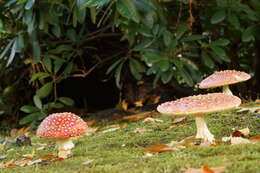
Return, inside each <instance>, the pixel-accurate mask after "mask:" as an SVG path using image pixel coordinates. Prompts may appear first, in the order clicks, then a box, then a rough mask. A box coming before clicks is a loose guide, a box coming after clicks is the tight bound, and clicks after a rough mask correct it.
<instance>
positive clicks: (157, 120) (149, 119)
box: [143, 117, 163, 123]
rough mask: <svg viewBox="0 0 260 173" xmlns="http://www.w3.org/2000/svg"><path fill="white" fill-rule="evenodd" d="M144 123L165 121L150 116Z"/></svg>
mask: <svg viewBox="0 0 260 173" xmlns="http://www.w3.org/2000/svg"><path fill="white" fill-rule="evenodd" d="M143 123H163V120H159V119H156V118H151V117H148V118H145V119H144V120H143Z"/></svg>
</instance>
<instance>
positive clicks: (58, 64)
mask: <svg viewBox="0 0 260 173" xmlns="http://www.w3.org/2000/svg"><path fill="white" fill-rule="evenodd" d="M63 64H64V61H62V60H59V59H56V60H55V61H54V73H55V74H56V73H57V72H58V71H59V70H60V68H61V66H62V65H63Z"/></svg>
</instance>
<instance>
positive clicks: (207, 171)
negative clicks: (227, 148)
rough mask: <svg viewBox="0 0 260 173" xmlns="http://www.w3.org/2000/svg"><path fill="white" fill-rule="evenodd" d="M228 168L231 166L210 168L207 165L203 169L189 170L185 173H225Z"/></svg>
mask: <svg viewBox="0 0 260 173" xmlns="http://www.w3.org/2000/svg"><path fill="white" fill-rule="evenodd" d="M228 166H229V165H227V166H220V167H212V168H210V167H208V166H207V165H205V166H203V167H202V168H188V169H187V170H185V171H184V173H223V172H224V171H225V169H226V168H227V167H228Z"/></svg>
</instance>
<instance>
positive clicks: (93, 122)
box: [86, 120, 96, 126]
mask: <svg viewBox="0 0 260 173" xmlns="http://www.w3.org/2000/svg"><path fill="white" fill-rule="evenodd" d="M95 123H96V120H90V121H87V122H86V124H87V125H88V126H91V125H93V124H95Z"/></svg>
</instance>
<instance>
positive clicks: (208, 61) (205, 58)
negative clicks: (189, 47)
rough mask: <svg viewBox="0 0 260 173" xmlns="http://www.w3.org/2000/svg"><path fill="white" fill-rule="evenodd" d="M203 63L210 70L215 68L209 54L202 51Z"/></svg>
mask: <svg viewBox="0 0 260 173" xmlns="http://www.w3.org/2000/svg"><path fill="white" fill-rule="evenodd" d="M201 56H202V62H203V64H204V65H205V66H207V67H209V68H211V69H212V68H214V62H213V61H212V59H211V58H210V57H209V55H208V54H207V52H205V51H202V55H201Z"/></svg>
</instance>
